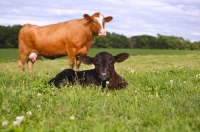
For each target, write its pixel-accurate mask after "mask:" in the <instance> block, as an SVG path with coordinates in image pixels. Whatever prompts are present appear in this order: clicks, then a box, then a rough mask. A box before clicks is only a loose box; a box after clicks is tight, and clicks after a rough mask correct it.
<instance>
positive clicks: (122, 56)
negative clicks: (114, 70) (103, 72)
mask: <svg viewBox="0 0 200 132" xmlns="http://www.w3.org/2000/svg"><path fill="white" fill-rule="evenodd" d="M128 57H129V54H127V53H120V54H118V55H116V56H114V58H115V61H116V62H123V61H125V60H126V59H127V58H128Z"/></svg>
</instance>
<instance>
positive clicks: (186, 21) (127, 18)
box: [0, 0, 200, 41]
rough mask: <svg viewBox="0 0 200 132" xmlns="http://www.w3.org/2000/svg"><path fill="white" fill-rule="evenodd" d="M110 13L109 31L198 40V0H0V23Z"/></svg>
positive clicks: (41, 22) (47, 21) (48, 21)
mask: <svg viewBox="0 0 200 132" xmlns="http://www.w3.org/2000/svg"><path fill="white" fill-rule="evenodd" d="M96 11H100V12H101V13H102V14H103V15H104V16H113V18H114V19H113V20H112V21H111V22H110V23H107V24H106V29H107V30H108V31H109V32H115V33H119V34H124V35H126V36H127V37H131V36H134V35H142V34H147V35H153V36H156V35H157V34H158V33H159V34H163V35H174V36H181V37H183V38H185V39H190V40H191V41H200V26H199V23H200V1H199V0H176V1H175V0H140V1H135V0H101V1H97V0H85V1H70V0H60V1H56V0H48V1H47V0H40V1H26V0H15V1H11V0H6V1H1V2H0V16H1V17H0V25H14V24H25V23H32V24H37V25H47V24H51V23H57V22H61V21H67V20H71V19H75V18H82V17H83V14H85V13H87V14H89V15H92V14H93V13H94V12H96Z"/></svg>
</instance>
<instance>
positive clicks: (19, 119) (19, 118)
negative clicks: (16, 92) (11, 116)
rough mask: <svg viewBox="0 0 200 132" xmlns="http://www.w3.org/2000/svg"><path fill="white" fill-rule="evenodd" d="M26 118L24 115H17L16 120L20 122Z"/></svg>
mask: <svg viewBox="0 0 200 132" xmlns="http://www.w3.org/2000/svg"><path fill="white" fill-rule="evenodd" d="M23 120H24V116H17V117H16V121H18V122H20V123H21V122H22V121H23Z"/></svg>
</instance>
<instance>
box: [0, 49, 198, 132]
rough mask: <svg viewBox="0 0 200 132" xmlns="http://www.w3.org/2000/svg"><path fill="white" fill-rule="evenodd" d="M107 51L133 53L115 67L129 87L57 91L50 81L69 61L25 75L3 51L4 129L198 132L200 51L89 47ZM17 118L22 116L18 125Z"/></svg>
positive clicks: (0, 113)
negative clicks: (107, 89) (48, 83)
mask: <svg viewBox="0 0 200 132" xmlns="http://www.w3.org/2000/svg"><path fill="white" fill-rule="evenodd" d="M104 50H105V51H108V52H110V53H112V54H113V55H116V54H118V53H120V52H127V53H129V54H130V57H129V58H128V60H126V61H125V62H122V63H116V64H115V69H116V70H117V72H118V73H119V74H120V75H121V76H123V77H124V78H125V79H126V80H127V82H128V83H129V85H128V87H126V88H125V89H122V90H118V91H102V90H101V88H100V87H94V86H88V87H86V88H83V87H81V86H79V85H75V86H74V87H70V88H67V87H64V88H62V90H58V89H56V88H55V87H50V86H48V85H46V83H47V82H48V81H49V80H50V79H51V78H52V77H54V76H55V75H56V74H57V73H58V72H60V71H61V70H62V69H63V68H67V67H68V62H67V60H66V57H64V58H61V59H56V60H47V59H45V60H44V61H37V62H36V63H35V65H34V69H35V71H34V73H29V72H27V71H28V70H27V66H26V71H25V72H24V73H23V72H21V71H19V69H18V65H17V57H18V53H17V50H15V49H13V50H11V49H7V50H0V67H1V70H0V106H1V108H0V122H1V123H2V125H1V126H0V131H2V132H7V131H14V132H20V131H25V132H26V131H28V132H38V131H41V132H43V131H45V132H47V131H48V132H49V131H51V132H52V131H55V132H57V131H72V132H74V131H75V132H79V131H80V132H84V131H85V132H88V131H90V132H132V131H136V132H143V131H144V132H148V131H149V132H154V131H156V132H199V131H200V52H199V51H176V50H133V49H91V50H90V53H89V55H90V56H94V55H95V54H96V53H98V52H100V51H104ZM90 68H92V65H90V66H87V65H84V64H82V65H81V69H90ZM18 116H24V119H23V121H21V122H20V123H19V121H18V122H16V120H20V119H16V117H18ZM18 118H19V117H18Z"/></svg>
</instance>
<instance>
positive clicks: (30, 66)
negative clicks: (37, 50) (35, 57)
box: [27, 59, 34, 72]
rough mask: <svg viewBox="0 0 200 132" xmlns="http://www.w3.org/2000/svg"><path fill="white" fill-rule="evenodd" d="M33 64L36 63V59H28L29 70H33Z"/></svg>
mask: <svg viewBox="0 0 200 132" xmlns="http://www.w3.org/2000/svg"><path fill="white" fill-rule="evenodd" d="M33 64H34V61H32V60H31V59H28V60H27V65H28V69H29V72H33Z"/></svg>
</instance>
